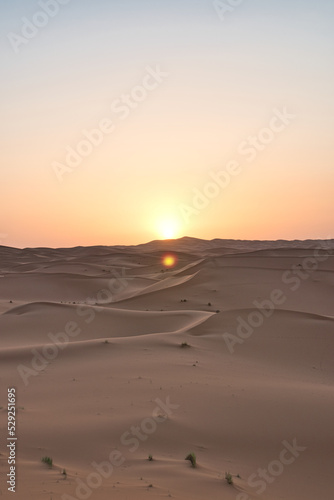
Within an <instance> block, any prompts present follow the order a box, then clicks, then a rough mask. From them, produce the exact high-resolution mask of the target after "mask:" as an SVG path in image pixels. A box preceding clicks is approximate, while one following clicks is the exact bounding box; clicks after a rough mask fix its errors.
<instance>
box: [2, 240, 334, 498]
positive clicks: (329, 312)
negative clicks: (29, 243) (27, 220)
mask: <svg viewBox="0 0 334 500" xmlns="http://www.w3.org/2000/svg"><path fill="white" fill-rule="evenodd" d="M166 253H173V254H175V256H176V257H177V264H176V266H175V267H171V268H167V267H166V266H165V265H164V263H163V260H162V259H163V256H164V255H165V254H166ZM333 299H334V240H327V241H318V240H307V241H283V240H280V241H234V240H223V239H215V240H212V241H206V240H200V239H196V238H189V237H185V238H181V239H179V240H167V241H153V242H150V243H146V244H143V245H138V246H128V247H127V246H119V245H118V246H110V247H104V246H96V247H87V248H85V247H76V248H67V249H48V248H27V249H14V248H9V247H4V246H2V247H0V332H1V333H0V335H1V337H0V362H1V379H0V380H1V409H0V423H1V429H3V432H2V439H1V440H0V473H1V476H0V481H1V483H0V496H1V497H2V496H3V497H4V498H7V497H8V498H10V493H8V492H7V486H6V480H5V479H4V478H5V477H6V474H7V473H8V467H9V466H8V464H7V456H8V449H7V447H6V444H5V440H6V427H7V408H6V406H7V402H6V397H7V396H6V394H7V387H15V389H16V394H17V408H18V412H17V415H16V416H17V437H18V447H17V449H18V462H17V464H16V466H17V477H18V479H17V493H16V495H15V498H16V499H18V500H21V499H22V500H23V499H24V500H30V499H31V500H50V499H52V500H60V499H62V500H69V499H71V500H73V499H75V498H76V499H78V500H79V499H80V498H87V499H88V498H92V499H97V500H107V499H108V500H109V499H111V498H115V499H117V500H126V499H131V500H132V499H135V500H144V499H145V500H146V499H152V500H153V499H154V500H157V499H160V498H161V499H162V498H174V499H179V500H190V499H191V500H218V499H225V500H248V499H256V498H261V499H264V500H315V499H319V500H332V498H333V491H334V482H333V443H334V435H333V414H334V385H333V384H334V307H333V304H334V301H333ZM190 452H194V453H195V455H196V458H197V467H196V468H193V467H191V464H190V462H189V461H186V460H185V457H186V455H188V454H189V453H190ZM149 455H152V458H153V459H152V460H148V457H149ZM44 456H49V457H52V459H53V467H52V468H49V467H48V466H47V465H46V464H43V463H42V462H41V458H42V457H44ZM64 470H65V471H66V472H65V473H64ZM226 472H229V473H231V474H232V481H233V484H232V485H230V484H228V483H227V481H226V480H225V473H226Z"/></svg>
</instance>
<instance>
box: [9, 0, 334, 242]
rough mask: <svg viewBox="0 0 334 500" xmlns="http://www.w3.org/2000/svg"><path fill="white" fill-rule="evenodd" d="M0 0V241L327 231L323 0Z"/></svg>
mask: <svg viewBox="0 0 334 500" xmlns="http://www.w3.org/2000/svg"><path fill="white" fill-rule="evenodd" d="M0 5H1V6H0V14H1V16H0V33H1V44H0V55H1V60H2V75H1V80H0V92H1V96H2V98H3V99H2V107H1V116H2V120H1V124H0V127H1V130H0V133H1V139H2V147H1V153H0V154H1V173H0V178H1V188H2V189H1V212H0V214H1V216H0V217H1V219H0V244H2V245H7V246H15V247H20V248H23V247H37V246H45V247H46V246H51V247H69V246H77V245H115V244H139V243H143V242H146V241H151V240H154V239H164V238H178V237H182V236H193V237H198V238H204V239H213V238H235V239H260V240H265V239H274V240H275V239H308V238H313V239H317V238H321V239H325V238H333V237H334V235H333V213H334V197H333V181H334V168H333V148H332V137H333V117H334V109H333V108H334V104H333V97H332V96H333V90H332V89H333V88H334V71H333V48H334V30H333V19H334V3H333V2H332V0H318V1H317V2H315V1H314V0H313V1H311V0H303V1H302V0H280V1H269V2H268V0H251V1H250V0H243V1H242V0H240V1H238V0H226V1H225V0H224V1H215V2H214V1H213V0H177V1H176V0H169V1H168V2H166V1H165V0H108V1H107V0H94V1H92V0H91V1H89V0H39V1H38V0H37V1H35V0H11V1H10V2H9V1H7V2H1V4H0Z"/></svg>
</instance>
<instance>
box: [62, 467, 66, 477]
mask: <svg viewBox="0 0 334 500" xmlns="http://www.w3.org/2000/svg"><path fill="white" fill-rule="evenodd" d="M62 475H63V476H64V479H66V478H67V472H66V469H63V472H62Z"/></svg>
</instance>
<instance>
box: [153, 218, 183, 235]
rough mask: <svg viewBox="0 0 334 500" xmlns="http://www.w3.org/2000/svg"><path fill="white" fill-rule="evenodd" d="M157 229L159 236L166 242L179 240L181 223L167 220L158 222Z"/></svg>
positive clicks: (175, 220)
mask: <svg viewBox="0 0 334 500" xmlns="http://www.w3.org/2000/svg"><path fill="white" fill-rule="evenodd" d="M157 229H158V232H159V236H160V237H161V238H162V239H164V240H171V239H174V238H177V236H178V233H179V223H178V221H177V219H173V218H166V219H162V220H160V221H158V223H157Z"/></svg>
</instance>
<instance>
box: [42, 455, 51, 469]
mask: <svg viewBox="0 0 334 500" xmlns="http://www.w3.org/2000/svg"><path fill="white" fill-rule="evenodd" d="M42 462H43V463H45V464H47V465H48V466H49V467H52V465H53V461H52V458H50V457H43V458H42Z"/></svg>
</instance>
